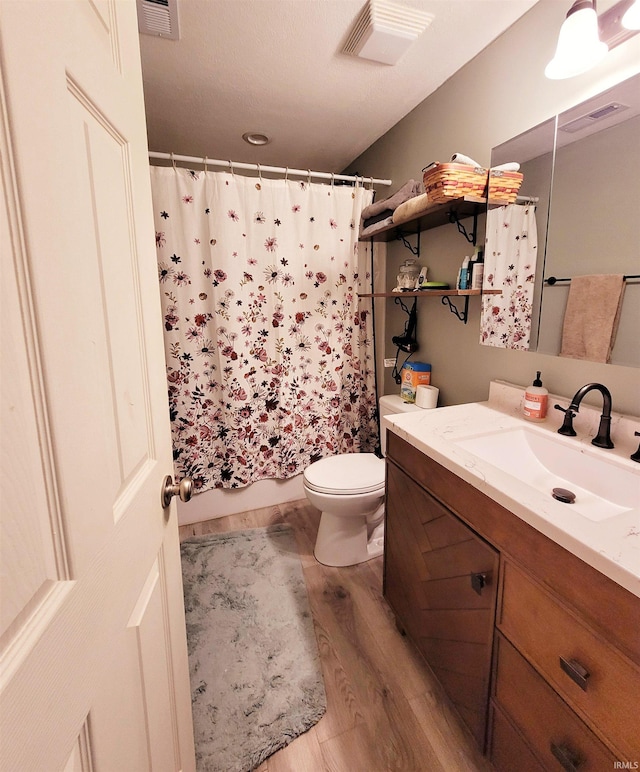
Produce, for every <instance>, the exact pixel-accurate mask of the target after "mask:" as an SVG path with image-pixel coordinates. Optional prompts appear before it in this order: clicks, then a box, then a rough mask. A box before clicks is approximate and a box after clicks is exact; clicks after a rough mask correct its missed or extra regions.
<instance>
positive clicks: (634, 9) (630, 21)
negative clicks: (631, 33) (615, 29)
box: [621, 0, 640, 30]
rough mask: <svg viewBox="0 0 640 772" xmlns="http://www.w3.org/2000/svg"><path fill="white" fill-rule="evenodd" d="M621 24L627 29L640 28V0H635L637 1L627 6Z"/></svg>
mask: <svg viewBox="0 0 640 772" xmlns="http://www.w3.org/2000/svg"><path fill="white" fill-rule="evenodd" d="M621 24H622V26H623V27H624V28H625V29H633V30H640V0H635V2H634V3H633V4H632V5H631V6H629V8H627V10H626V12H625V14H624V16H623V17H622V22H621Z"/></svg>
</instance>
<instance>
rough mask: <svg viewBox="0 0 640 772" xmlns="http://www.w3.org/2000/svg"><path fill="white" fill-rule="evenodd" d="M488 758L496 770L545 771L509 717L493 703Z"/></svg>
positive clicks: (511, 771) (509, 771) (506, 771)
mask: <svg viewBox="0 0 640 772" xmlns="http://www.w3.org/2000/svg"><path fill="white" fill-rule="evenodd" d="M489 727H490V728H489V732H490V739H489V743H490V744H489V750H488V756H489V760H490V761H491V763H492V764H493V766H494V767H495V768H496V769H497V770H498V772H513V770H514V769H517V770H518V772H545V769H544V767H543V766H542V764H541V763H540V762H539V761H538V759H537V758H536V757H535V756H534V754H533V752H532V751H531V749H530V748H529V746H528V745H527V743H526V742H525V741H524V740H523V739H522V737H521V735H520V733H519V732H518V731H517V729H516V728H515V727H514V726H513V724H512V722H511V721H510V719H509V718H507V716H506V715H505V714H504V712H503V711H502V710H501V709H500V708H499V707H498V706H497V705H495V704H492V705H491V715H490V718H489Z"/></svg>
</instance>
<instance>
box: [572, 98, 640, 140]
mask: <svg viewBox="0 0 640 772" xmlns="http://www.w3.org/2000/svg"><path fill="white" fill-rule="evenodd" d="M628 109H629V105H623V104H622V103H621V102H609V104H607V105H603V106H602V107H598V108H596V109H595V110H592V111H591V112H590V113H587V114H586V115H581V116H580V117H579V118H574V119H573V120H572V121H569V122H568V123H565V124H564V125H563V126H558V128H559V129H560V131H566V132H567V133H568V134H575V133H576V132H577V131H582V129H584V128H586V127H587V126H592V125H593V124H594V123H595V122H596V121H601V120H603V119H604V118H608V117H609V116H611V115H613V114H614V113H621V112H623V110H628Z"/></svg>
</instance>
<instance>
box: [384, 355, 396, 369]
mask: <svg viewBox="0 0 640 772" xmlns="http://www.w3.org/2000/svg"><path fill="white" fill-rule="evenodd" d="M395 363H396V360H395V359H394V358H393V357H392V358H391V359H385V360H384V366H385V367H393V366H394V365H395Z"/></svg>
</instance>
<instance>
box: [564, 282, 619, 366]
mask: <svg viewBox="0 0 640 772" xmlns="http://www.w3.org/2000/svg"><path fill="white" fill-rule="evenodd" d="M624 287H625V282H624V276H622V275H618V274H596V275H593V276H574V277H573V279H571V286H570V287H569V297H568V298H567V308H566V310H565V313H564V324H563V326H562V348H561V351H560V356H561V357H570V358H571V359H587V360H588V361H590V362H608V361H609V359H610V357H611V349H612V348H613V344H614V343H615V340H616V333H617V331H618V322H619V320H620V307H621V305H622V296H623V294H624Z"/></svg>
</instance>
